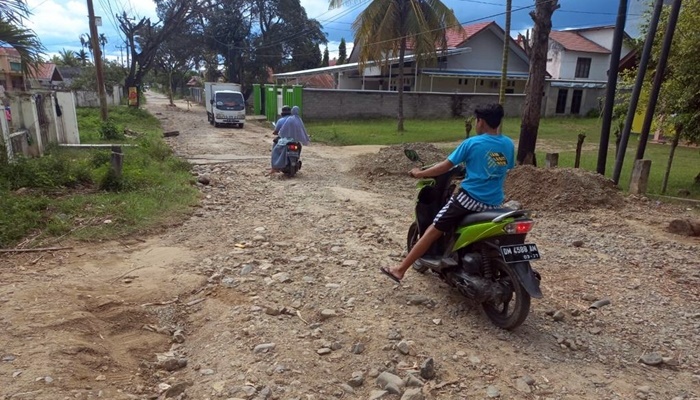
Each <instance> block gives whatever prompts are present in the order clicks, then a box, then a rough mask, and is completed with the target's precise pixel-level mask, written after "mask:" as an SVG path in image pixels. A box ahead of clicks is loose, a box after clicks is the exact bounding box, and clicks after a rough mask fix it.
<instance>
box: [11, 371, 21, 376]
mask: <svg viewBox="0 0 700 400" xmlns="http://www.w3.org/2000/svg"><path fill="white" fill-rule="evenodd" d="M20 375H22V371H21V370H17V371H15V372H13V373H12V377H13V378H16V377H18V376H20Z"/></svg>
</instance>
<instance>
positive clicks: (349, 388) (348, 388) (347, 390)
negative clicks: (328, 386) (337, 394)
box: [340, 383, 355, 394]
mask: <svg viewBox="0 0 700 400" xmlns="http://www.w3.org/2000/svg"><path fill="white" fill-rule="evenodd" d="M340 388H341V389H343V392H345V393H349V394H355V389H353V388H352V386H350V385H348V384H347V383H341V384H340Z"/></svg>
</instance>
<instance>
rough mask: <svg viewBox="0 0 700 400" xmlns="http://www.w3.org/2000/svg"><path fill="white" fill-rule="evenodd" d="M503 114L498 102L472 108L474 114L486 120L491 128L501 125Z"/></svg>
mask: <svg viewBox="0 0 700 400" xmlns="http://www.w3.org/2000/svg"><path fill="white" fill-rule="evenodd" d="M503 114H504V111H503V106H502V105H500V104H498V103H491V104H485V105H483V106H479V107H477V108H476V109H475V110H474V115H476V117H477V118H479V119H483V120H484V121H486V125H488V126H490V127H491V128H492V129H496V128H498V126H499V125H501V121H502V120H503Z"/></svg>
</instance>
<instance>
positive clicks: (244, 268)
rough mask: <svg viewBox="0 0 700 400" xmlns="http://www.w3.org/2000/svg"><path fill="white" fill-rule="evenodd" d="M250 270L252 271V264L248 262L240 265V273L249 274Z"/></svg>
mask: <svg viewBox="0 0 700 400" xmlns="http://www.w3.org/2000/svg"><path fill="white" fill-rule="evenodd" d="M251 272H253V266H252V265H250V264H244V265H243V266H242V267H241V275H248V274H250V273H251Z"/></svg>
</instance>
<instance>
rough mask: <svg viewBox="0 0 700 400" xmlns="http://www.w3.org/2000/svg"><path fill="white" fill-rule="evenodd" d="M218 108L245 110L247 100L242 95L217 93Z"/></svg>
mask: <svg viewBox="0 0 700 400" xmlns="http://www.w3.org/2000/svg"><path fill="white" fill-rule="evenodd" d="M216 108H217V109H219V110H233V111H241V110H245V100H243V95H242V94H240V93H217V94H216Z"/></svg>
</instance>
